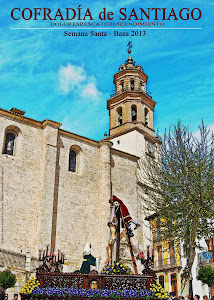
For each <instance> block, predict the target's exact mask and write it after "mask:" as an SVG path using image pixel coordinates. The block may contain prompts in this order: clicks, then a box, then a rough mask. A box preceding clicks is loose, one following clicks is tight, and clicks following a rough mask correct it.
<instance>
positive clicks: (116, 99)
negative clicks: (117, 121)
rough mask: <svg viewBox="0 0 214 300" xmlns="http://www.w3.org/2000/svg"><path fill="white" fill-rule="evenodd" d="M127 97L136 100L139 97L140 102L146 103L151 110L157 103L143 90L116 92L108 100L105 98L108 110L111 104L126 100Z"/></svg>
mask: <svg viewBox="0 0 214 300" xmlns="http://www.w3.org/2000/svg"><path fill="white" fill-rule="evenodd" d="M127 97H129V98H130V99H133V98H135V99H134V100H138V99H139V98H140V100H141V102H142V103H143V104H146V105H148V107H149V108H151V110H152V111H153V110H154V108H155V104H156V103H157V102H156V101H154V100H153V99H152V98H151V97H149V96H148V95H147V94H145V93H144V92H137V91H136V92H135V91H134V92H132V91H130V92H128V91H125V92H123V93H120V94H116V95H115V96H113V97H111V98H110V99H109V100H107V109H108V110H110V106H112V105H113V104H118V103H122V102H125V101H128V100H129V99H127ZM136 98H137V99H136Z"/></svg>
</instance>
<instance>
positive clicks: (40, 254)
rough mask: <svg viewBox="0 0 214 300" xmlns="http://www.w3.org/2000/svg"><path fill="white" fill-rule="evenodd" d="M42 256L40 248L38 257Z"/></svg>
mask: <svg viewBox="0 0 214 300" xmlns="http://www.w3.org/2000/svg"><path fill="white" fill-rule="evenodd" d="M41 256H42V250H39V259H41Z"/></svg>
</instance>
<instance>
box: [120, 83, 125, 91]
mask: <svg viewBox="0 0 214 300" xmlns="http://www.w3.org/2000/svg"><path fill="white" fill-rule="evenodd" d="M123 91H124V83H123V82H121V83H120V92H123Z"/></svg>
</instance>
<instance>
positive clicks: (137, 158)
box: [111, 148, 140, 161]
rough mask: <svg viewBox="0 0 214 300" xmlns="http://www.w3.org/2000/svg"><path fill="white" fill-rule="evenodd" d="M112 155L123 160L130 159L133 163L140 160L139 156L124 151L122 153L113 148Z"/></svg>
mask: <svg viewBox="0 0 214 300" xmlns="http://www.w3.org/2000/svg"><path fill="white" fill-rule="evenodd" d="M111 154H114V155H117V156H120V157H123V158H127V159H130V160H132V161H138V160H139V159H140V157H139V156H136V155H133V154H130V153H127V152H124V151H120V150H117V149H113V148H111Z"/></svg>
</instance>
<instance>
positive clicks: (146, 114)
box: [144, 108, 149, 125]
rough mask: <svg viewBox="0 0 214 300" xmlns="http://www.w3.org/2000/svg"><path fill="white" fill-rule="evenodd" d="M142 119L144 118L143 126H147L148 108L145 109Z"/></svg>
mask: <svg viewBox="0 0 214 300" xmlns="http://www.w3.org/2000/svg"><path fill="white" fill-rule="evenodd" d="M144 118H145V125H148V124H149V110H148V108H145V113H144Z"/></svg>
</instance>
